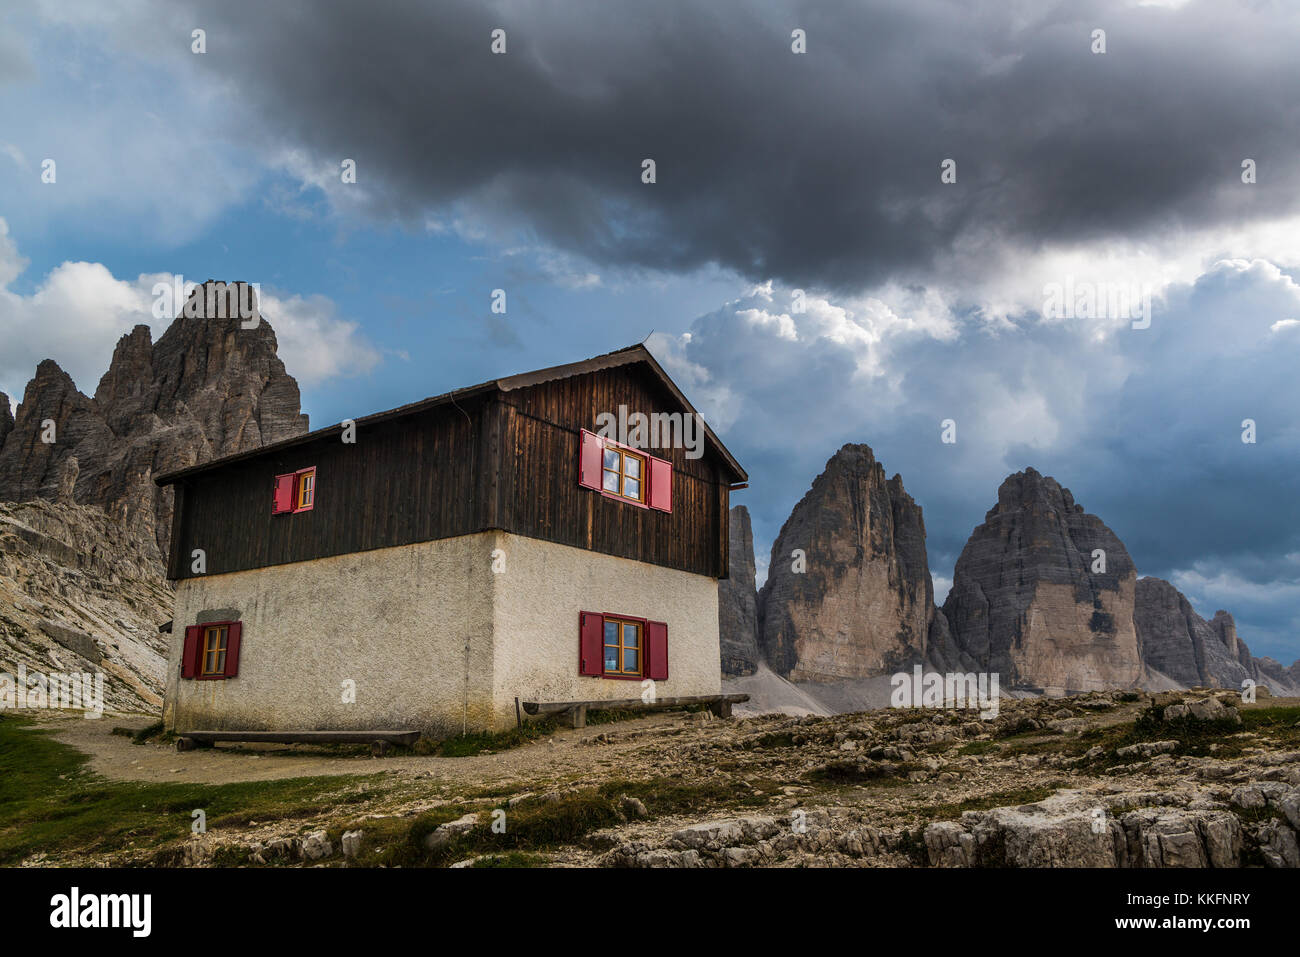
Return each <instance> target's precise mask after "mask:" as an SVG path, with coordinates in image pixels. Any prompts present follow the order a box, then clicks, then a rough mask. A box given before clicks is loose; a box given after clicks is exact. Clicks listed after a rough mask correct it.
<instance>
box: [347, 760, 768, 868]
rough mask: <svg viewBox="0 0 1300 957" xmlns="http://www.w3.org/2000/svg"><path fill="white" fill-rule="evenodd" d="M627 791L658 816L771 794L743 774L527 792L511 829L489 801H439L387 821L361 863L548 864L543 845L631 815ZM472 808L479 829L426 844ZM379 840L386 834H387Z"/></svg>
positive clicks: (581, 836) (509, 819)
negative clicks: (498, 827)
mask: <svg viewBox="0 0 1300 957" xmlns="http://www.w3.org/2000/svg"><path fill="white" fill-rule="evenodd" d="M623 795H627V796H628V797H634V798H638V799H639V800H640V801H641V802H642V803H643V804H644V805H645V806H646V811H647V812H648V813H649V815H650V817H652V818H653V817H660V816H665V815H671V814H687V813H690V812H693V811H700V810H708V811H710V812H711V813H717V812H720V811H721V810H722V809H723V808H728V807H731V808H734V807H755V806H761V805H763V804H765V803H766V800H767V799H766V797H759V796H755V795H754V794H753V793H752V792H751V790H750V788H749V787H748V786H746V785H744V784H741V783H740V782H737V781H727V782H720V781H706V782H699V783H690V782H686V781H681V780H677V779H673V778H652V779H650V780H646V781H631V780H625V781H610V782H607V783H605V784H602V785H600V786H599V787H588V788H581V789H579V790H576V791H571V792H568V793H566V794H561V795H559V796H558V797H557V796H553V795H536V796H534V797H529V798H525V799H524V800H522V801H520V802H518V803H517V804H516V805H515V806H514V807H511V808H507V809H506V818H505V826H506V829H505V831H504V833H500V834H495V833H493V832H492V829H491V821H492V818H491V815H490V814H489V813H485V812H489V811H491V810H493V809H492V808H489V807H487V806H484V805H479V806H477V807H468V806H465V805H456V806H454V807H452V806H449V807H446V808H438V809H436V810H434V811H431V812H429V813H427V814H424V815H421V816H420V818H418V819H417V820H416V821H415V822H414V823H412V822H409V821H406V822H400V823H398V822H395V823H393V824H392V825H391V826H390V827H389V835H388V840H389V841H390V843H389V844H388V846H387V847H384V848H377V849H376V850H375V851H374V852H373V853H372V854H371V855H370V856H368V857H367V856H364V848H363V862H364V863H370V864H382V865H385V866H388V867H445V866H447V865H449V864H454V863H456V862H457V861H462V860H465V859H466V858H471V857H487V858H499V859H503V860H504V861H505V862H506V863H500V864H483V865H482V866H485V867H487V866H502V867H514V866H518V867H526V866H535V865H536V864H537V863H542V860H541V859H540V858H537V857H536V855H537V854H539V853H540V852H544V851H546V850H553V849H556V848H559V847H564V846H566V845H575V844H581V843H582V842H584V841H585V840H586V839H587V837H588V836H589V835H590V834H591V833H592V832H593V831H598V830H601V829H603V828H607V827H613V826H614V825H616V824H619V823H622V822H623V821H624V820H625V819H626V816H625V814H624V813H623V811H622V810H621V809H620V807H619V802H620V799H621V798H622V797H623ZM471 812H476V813H478V814H479V824H478V826H477V827H476V828H475V829H474V830H473V831H470V832H469V833H468V834H464V835H461V836H459V837H457V838H453V839H452V840H451V841H449V842H448V843H446V844H444V845H443V846H441V847H438V848H435V849H433V850H430V849H428V848H426V847H425V845H424V839H425V837H426V836H427V835H428V834H430V833H432V832H433V831H434V830H436V829H437V827H438V825H440V824H443V823H446V822H447V821H451V820H455V819H456V818H458V817H461V816H462V815H464V814H466V813H471ZM373 823H374V822H371V821H367V822H365V825H364V827H365V829H366V835H365V838H363V840H364V842H365V845H367V846H369V845H371V838H372V835H371V833H370V832H371V825H372V824H373ZM385 823H386V822H385ZM403 831H404V833H402V832H403ZM380 839H381V840H383V839H384V838H383V836H382V835H381V836H380ZM512 861H513V862H515V863H510V862H512ZM524 861H527V862H528V863H522V862H524ZM474 866H476V867H477V866H480V865H479V864H478V863H476V864H475V865H474Z"/></svg>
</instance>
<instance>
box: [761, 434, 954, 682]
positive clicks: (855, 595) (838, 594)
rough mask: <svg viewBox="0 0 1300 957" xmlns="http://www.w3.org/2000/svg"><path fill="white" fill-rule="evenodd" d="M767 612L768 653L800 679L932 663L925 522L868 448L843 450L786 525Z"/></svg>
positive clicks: (764, 643)
mask: <svg viewBox="0 0 1300 957" xmlns="http://www.w3.org/2000/svg"><path fill="white" fill-rule="evenodd" d="M796 550H798V552H799V553H801V554H802V557H800V554H796ZM759 615H760V622H759V635H760V646H761V649H762V652H763V654H764V656H765V657H766V659H767V661H768V663H769V664H770V665H771V666H772V669H773V670H774V671H776V672H778V673H779V674H781V675H784V676H787V677H789V678H790V679H791V680H794V681H800V680H804V681H809V680H811V681H827V680H833V679H838V678H861V677H867V676H870V675H878V674H883V673H887V672H891V671H894V670H897V669H898V668H899V667H902V666H905V665H907V664H910V663H911V662H914V661H919V660H921V659H923V658H924V657H925V655H926V652H927V647H928V639H929V634H930V628H931V623H932V620H933V618H934V587H933V585H932V583H931V581H930V571H929V566H928V564H927V562H926V554H925V523H924V521H923V520H922V516H921V509H920V507H919V506H918V505H917V504H916V503H915V502H914V501H913V500H912V497H911V496H910V495H908V494H907V493H906V492H905V491H904V490H903V482H902V479H901V478H900V477H899V476H897V475H895V476H894V477H893V478H892V479H889V480H886V479H885V471H884V468H883V467H882V466H881V465H880V464H879V463H878V462H876V460H875V457H874V455H873V454H872V452H871V449H870V448H868V447H867V446H865V445H845V446H844V447H843V448H842V449H840V450H839V451H838V452H836V453H835V455H834V456H832V457H831V459H830V460H829V461H828V462H827V463H826V469H825V471H824V472H823V473H822V474H821V475H819V476H818V477H817V478H816V479H815V480H814V481H813V484H812V488H811V489H810V490H809V491H808V493H807V494H806V495H805V496H804V497H803V499H802V501H800V502H799V504H798V505H796V506H795V508H794V511H793V512H792V513H791V514H790V518H789V519H787V520H786V523H785V525H784V526H782V528H781V533H780V535H779V536H778V537H777V539H776V542H775V543H774V544H773V546H772V561H771V565H770V566H769V570H768V578H767V582H766V583H765V584H764V586H763V590H762V592H761V593H760V597H759Z"/></svg>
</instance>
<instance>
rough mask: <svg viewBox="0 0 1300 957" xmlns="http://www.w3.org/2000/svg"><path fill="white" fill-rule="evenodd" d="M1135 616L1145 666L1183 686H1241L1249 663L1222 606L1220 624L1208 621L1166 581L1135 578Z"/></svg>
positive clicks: (1249, 670) (1248, 675) (1139, 645)
mask: <svg viewBox="0 0 1300 957" xmlns="http://www.w3.org/2000/svg"><path fill="white" fill-rule="evenodd" d="M1219 616H1224V617H1225V618H1226V622H1225V621H1223V620H1222V619H1220V617H1219ZM1133 621H1134V625H1135V626H1136V628H1137V636H1138V647H1139V649H1140V651H1141V654H1142V660H1143V662H1144V663H1145V664H1146V666H1147V667H1148V668H1150V669H1153V670H1155V671H1158V672H1160V673H1161V674H1163V675H1166V676H1167V677H1169V678H1172V679H1173V680H1174V681H1176V682H1178V683H1179V684H1182V685H1184V686H1185V687H1205V688H1233V689H1236V690H1240V688H1241V682H1242V681H1243V680H1244V679H1245V678H1249V677H1251V669H1249V668H1247V667H1245V666H1243V664H1242V662H1241V660H1240V658H1239V651H1238V646H1239V644H1240V643H1239V642H1238V640H1237V635H1236V627H1235V625H1233V624H1232V616H1231V615H1228V614H1227V612H1222V611H1221V612H1219V613H1218V614H1217V615H1216V616H1215V621H1216V622H1219V625H1218V626H1217V627H1216V626H1212V625H1211V624H1210V623H1208V622H1206V621H1205V619H1204V618H1202V617H1201V616H1200V615H1198V614H1197V613H1196V612H1195V611H1194V610H1193V609H1192V606H1191V604H1190V603H1189V602H1188V601H1187V599H1186V598H1185V597H1183V595H1182V593H1181V592H1179V591H1178V589H1176V588H1175V587H1174V586H1173V585H1171V584H1169V582H1167V581H1163V580H1162V579H1159V578H1143V579H1140V580H1139V581H1138V583H1137V599H1136V603H1135V606H1134V610H1133ZM1229 629H1230V632H1229ZM1246 654H1247V656H1249V652H1246ZM1248 660H1249V658H1248Z"/></svg>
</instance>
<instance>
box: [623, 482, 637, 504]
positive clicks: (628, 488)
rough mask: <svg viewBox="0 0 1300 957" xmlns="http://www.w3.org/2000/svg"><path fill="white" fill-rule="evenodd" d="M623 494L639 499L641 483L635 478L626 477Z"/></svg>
mask: <svg viewBox="0 0 1300 957" xmlns="http://www.w3.org/2000/svg"><path fill="white" fill-rule="evenodd" d="M623 494H624V495H626V496H627V497H628V498H635V499H639V498H640V497H641V483H640V482H639V481H637V480H636V479H634V478H630V479H624V480H623Z"/></svg>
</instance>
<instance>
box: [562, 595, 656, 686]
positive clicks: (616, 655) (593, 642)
mask: <svg viewBox="0 0 1300 957" xmlns="http://www.w3.org/2000/svg"><path fill="white" fill-rule="evenodd" d="M578 673H579V674H581V675H587V676H588V677H593V678H633V679H641V678H653V679H655V680H656V681H663V680H665V679H667V677H668V626H667V625H666V624H665V623H664V622H662V621H650V620H649V619H646V618H637V617H635V616H633V615H620V614H616V613H614V612H596V611H584V612H580V613H579V615H578Z"/></svg>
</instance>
